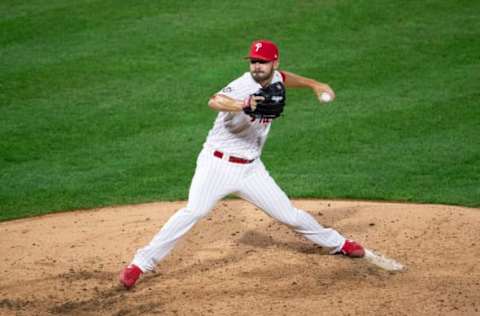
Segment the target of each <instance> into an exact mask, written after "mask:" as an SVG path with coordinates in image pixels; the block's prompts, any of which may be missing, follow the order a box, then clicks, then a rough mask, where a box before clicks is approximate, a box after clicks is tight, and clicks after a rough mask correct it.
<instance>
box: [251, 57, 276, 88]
mask: <svg viewBox="0 0 480 316" xmlns="http://www.w3.org/2000/svg"><path fill="white" fill-rule="evenodd" d="M277 65H278V62H276V61H263V60H257V59H250V73H251V74H252V77H253V79H254V80H255V81H256V82H258V83H265V82H268V81H270V80H271V79H272V77H273V72H274V70H275V68H276V66H277Z"/></svg>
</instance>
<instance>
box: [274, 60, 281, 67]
mask: <svg viewBox="0 0 480 316" xmlns="http://www.w3.org/2000/svg"><path fill="white" fill-rule="evenodd" d="M279 65H280V62H279V61H278V59H277V60H275V61H274V62H273V69H275V70H277V69H278V66H279Z"/></svg>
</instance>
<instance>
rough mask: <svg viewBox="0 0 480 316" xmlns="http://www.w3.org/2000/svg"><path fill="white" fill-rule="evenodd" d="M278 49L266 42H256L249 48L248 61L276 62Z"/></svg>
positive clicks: (271, 43)
mask: <svg viewBox="0 0 480 316" xmlns="http://www.w3.org/2000/svg"><path fill="white" fill-rule="evenodd" d="M278 56H279V54H278V48H277V45H275V43H273V42H271V41H268V40H257V41H254V42H253V43H252V45H251V46H250V53H249V54H248V56H247V57H245V58H249V59H260V60H265V61H275V60H278Z"/></svg>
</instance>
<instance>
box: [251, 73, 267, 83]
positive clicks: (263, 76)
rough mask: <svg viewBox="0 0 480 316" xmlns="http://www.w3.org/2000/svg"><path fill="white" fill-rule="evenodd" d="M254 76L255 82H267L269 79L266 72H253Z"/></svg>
mask: <svg viewBox="0 0 480 316" xmlns="http://www.w3.org/2000/svg"><path fill="white" fill-rule="evenodd" d="M252 76H253V78H254V79H255V80H257V81H258V80H265V79H267V78H268V76H267V74H266V73H264V72H253V73H252Z"/></svg>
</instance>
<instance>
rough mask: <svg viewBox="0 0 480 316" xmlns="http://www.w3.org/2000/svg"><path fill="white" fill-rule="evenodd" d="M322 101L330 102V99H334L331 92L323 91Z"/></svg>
mask: <svg viewBox="0 0 480 316" xmlns="http://www.w3.org/2000/svg"><path fill="white" fill-rule="evenodd" d="M320 101H322V102H330V101H332V95H331V94H330V93H327V92H323V93H322V94H321V95H320Z"/></svg>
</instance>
